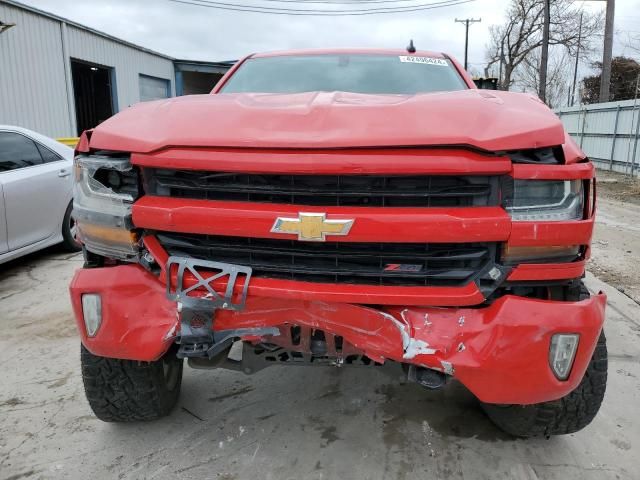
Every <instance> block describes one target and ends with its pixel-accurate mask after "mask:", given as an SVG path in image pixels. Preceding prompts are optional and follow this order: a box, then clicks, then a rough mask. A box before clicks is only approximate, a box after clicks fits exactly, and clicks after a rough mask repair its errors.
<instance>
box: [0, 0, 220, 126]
mask: <svg viewBox="0 0 640 480" xmlns="http://www.w3.org/2000/svg"><path fill="white" fill-rule="evenodd" d="M0 24H3V25H4V27H3V28H2V30H3V31H2V32H1V33H0V124H9V125H18V126H21V127H26V128H29V129H32V130H35V131H37V132H40V133H42V134H44V135H48V136H50V137H74V136H77V135H79V133H81V132H82V130H84V129H86V128H91V127H93V126H95V125H97V124H98V123H100V122H102V121H103V120H105V119H107V118H109V117H110V116H111V115H113V114H114V113H117V112H118V111H120V110H122V109H125V108H127V107H128V106H130V105H132V104H134V103H137V102H140V101H146V100H154V99H159V98H166V97H170V96H174V95H176V92H177V93H178V94H179V95H181V94H183V93H207V92H209V91H210V90H211V89H212V88H213V86H214V85H215V83H216V82H217V80H218V79H219V78H220V77H221V76H222V74H224V72H225V71H226V70H228V69H229V68H230V66H231V65H232V62H220V63H216V62H196V61H186V60H176V59H174V58H172V57H169V56H167V55H163V54H161V53H158V52H154V51H152V50H149V49H146V48H143V47H140V46H138V45H134V44H132V43H129V42H126V41H124V40H121V39H118V38H115V37H112V36H110V35H107V34H105V33H102V32H99V31H96V30H93V29H91V28H88V27H85V26H83V25H80V24H78V23H75V22H72V21H69V20H67V19H64V18H61V17H58V16H56V15H52V14H50V13H47V12H43V11H41V10H38V9H35V8H33V7H30V6H26V5H23V4H21V3H18V2H16V1H14V0H0Z"/></svg>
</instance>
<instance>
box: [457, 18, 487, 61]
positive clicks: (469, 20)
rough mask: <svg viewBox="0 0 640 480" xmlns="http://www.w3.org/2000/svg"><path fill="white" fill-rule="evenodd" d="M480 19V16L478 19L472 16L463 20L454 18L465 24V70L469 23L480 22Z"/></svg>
mask: <svg viewBox="0 0 640 480" xmlns="http://www.w3.org/2000/svg"><path fill="white" fill-rule="evenodd" d="M481 21H482V19H481V18H479V19H478V20H476V19H474V18H466V19H464V20H458V19H457V18H456V22H457V23H464V24H465V36H464V69H465V71H466V70H467V65H468V62H467V59H468V53H469V24H470V23H476V22H481Z"/></svg>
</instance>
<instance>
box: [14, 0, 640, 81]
mask: <svg viewBox="0 0 640 480" xmlns="http://www.w3.org/2000/svg"><path fill="white" fill-rule="evenodd" d="M20 1H22V3H26V4H28V5H31V6H34V7H36V8H39V9H41V10H45V11H48V12H51V13H54V14H57V15H59V16H62V17H66V18H68V19H70V20H73V21H75V22H78V23H81V24H84V25H87V26H89V27H92V28H95V29H97V30H101V31H103V32H106V33H108V34H110V35H113V36H116V37H119V38H122V39H124V40H127V41H130V42H132V43H135V44H138V45H141V46H143V47H146V48H150V49H152V50H156V51H158V52H161V53H164V54H167V55H170V56H172V57H176V58H181V59H194V60H210V61H216V60H232V59H237V58H241V57H242V56H244V55H246V54H249V53H252V52H261V51H270V50H283V49H292V48H317V47H318V48H320V47H384V48H396V47H398V48H404V47H405V46H406V45H407V44H408V42H409V39H411V38H412V39H413V40H414V43H415V45H416V47H417V48H418V49H425V50H434V51H443V52H447V53H449V54H452V55H453V56H455V57H456V58H458V59H459V60H460V61H462V60H463V58H464V25H463V24H460V23H455V21H454V20H455V19H456V18H458V19H463V18H476V19H477V18H481V19H482V22H480V23H475V24H473V25H471V26H470V31H469V64H470V68H472V69H476V70H477V71H478V72H482V70H483V67H484V63H485V47H486V44H487V42H488V40H489V27H490V26H491V25H494V24H499V23H501V22H502V21H503V20H504V14H505V11H506V8H507V5H508V3H509V2H508V0H475V1H472V2H470V3H466V4H462V5H457V6H450V7H445V8H438V9H432V10H426V11H418V12H408V13H396V14H385V15H365V16H347V17H313V16H281V15H266V14H259V13H250V12H234V11H222V10H215V9H212V8H204V7H200V6H195V5H187V4H181V3H176V2H172V1H170V0H83V1H78V0H20ZM222 1H224V2H226V3H235V4H247V5H266V6H270V7H284V8H300V7H299V6H298V5H296V4H294V3H292V2H284V1H279V2H278V1H276V0H222ZM324 1H325V2H326V1H335V0H324ZM434 1H435V0H399V1H397V2H396V4H398V5H400V4H404V5H407V4H414V5H415V4H426V3H432V2H434ZM300 3H302V2H300ZM575 3H576V4H577V5H584V8H586V9H589V10H603V9H604V6H605V4H604V2H601V1H585V2H583V1H576V2H575ZM616 4H617V5H616V24H615V28H616V42H615V49H614V54H622V53H631V52H630V51H629V49H628V48H626V47H625V43H627V38H628V37H629V36H630V35H631V36H635V37H637V38H640V0H617V2H616ZM388 5H390V3H384V4H382V5H381V6H388ZM374 6H380V4H378V5H374ZM302 8H316V9H318V8H332V7H331V6H327V4H326V3H325V4H322V3H314V4H313V5H312V6H303V7H302ZM333 8H350V9H355V8H362V7H360V6H359V5H357V4H356V5H353V4H351V5H349V6H346V7H345V6H342V7H333ZM584 68H588V67H587V66H584Z"/></svg>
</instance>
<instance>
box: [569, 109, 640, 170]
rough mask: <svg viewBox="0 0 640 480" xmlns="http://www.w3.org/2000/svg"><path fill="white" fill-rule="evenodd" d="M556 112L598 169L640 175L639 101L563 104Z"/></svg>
mask: <svg viewBox="0 0 640 480" xmlns="http://www.w3.org/2000/svg"><path fill="white" fill-rule="evenodd" d="M556 113H557V114H558V116H559V117H560V119H561V120H562V123H563V124H564V128H565V129H566V130H567V132H569V134H570V135H571V136H572V137H573V139H574V140H575V141H576V142H577V143H578V144H579V145H580V146H581V147H582V149H583V150H584V152H585V153H586V154H587V155H588V156H589V158H591V160H592V161H593V162H594V163H595V165H596V166H597V167H598V168H602V169H607V170H613V171H616V172H620V173H626V174H632V175H639V174H640V145H639V144H640V100H626V101H623V102H609V103H597V104H594V105H581V106H576V107H566V108H562V109H559V110H557V111H556Z"/></svg>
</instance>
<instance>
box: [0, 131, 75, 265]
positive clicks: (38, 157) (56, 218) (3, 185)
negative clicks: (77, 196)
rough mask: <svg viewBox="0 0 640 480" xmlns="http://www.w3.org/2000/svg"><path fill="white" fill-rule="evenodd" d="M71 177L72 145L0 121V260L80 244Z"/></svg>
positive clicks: (72, 247)
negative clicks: (55, 245)
mask: <svg viewBox="0 0 640 480" xmlns="http://www.w3.org/2000/svg"><path fill="white" fill-rule="evenodd" d="M72 178H73V149H71V148H69V147H67V146H66V145H63V144H61V143H59V142H57V141H55V140H53V139H51V138H48V137H45V136H43V135H40V134H38V133H36V132H32V131H31V130H27V129H25V128H20V127H12V126H6V125H0V263H4V262H7V261H9V260H11V259H13V258H16V257H19V256H22V255H26V254H27V253H31V252H34V251H36V250H40V249H42V248H45V247H48V246H50V245H54V244H57V243H62V244H63V246H64V247H65V248H66V249H68V250H72V251H76V250H79V248H80V246H79V244H78V243H77V242H76V241H75V224H74V220H73V216H72V215H71V211H72V208H73V200H72V198H73V194H72Z"/></svg>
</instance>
